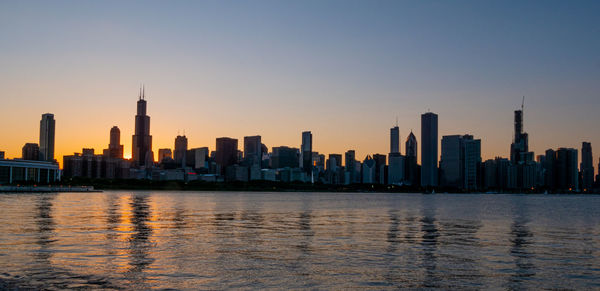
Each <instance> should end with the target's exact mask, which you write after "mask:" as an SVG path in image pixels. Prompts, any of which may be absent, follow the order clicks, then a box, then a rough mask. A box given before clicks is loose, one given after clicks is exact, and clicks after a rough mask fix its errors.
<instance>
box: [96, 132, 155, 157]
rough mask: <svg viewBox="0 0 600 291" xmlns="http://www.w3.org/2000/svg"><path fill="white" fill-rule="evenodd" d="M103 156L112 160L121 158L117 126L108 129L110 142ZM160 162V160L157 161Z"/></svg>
mask: <svg viewBox="0 0 600 291" xmlns="http://www.w3.org/2000/svg"><path fill="white" fill-rule="evenodd" d="M103 153H104V156H105V157H109V158H114V159H122V158H123V145H122V144H121V130H119V128H118V127H117V126H113V127H112V128H111V129H110V142H109V143H108V149H105V150H104V152H103ZM159 161H160V159H159Z"/></svg>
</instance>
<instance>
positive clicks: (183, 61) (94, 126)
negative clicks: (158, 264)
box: [0, 1, 600, 158]
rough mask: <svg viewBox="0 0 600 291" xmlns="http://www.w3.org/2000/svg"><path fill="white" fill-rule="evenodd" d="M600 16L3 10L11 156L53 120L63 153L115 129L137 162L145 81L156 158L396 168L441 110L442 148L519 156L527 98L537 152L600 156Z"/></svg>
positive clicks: (253, 7)
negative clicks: (393, 148)
mask: <svg viewBox="0 0 600 291" xmlns="http://www.w3.org/2000/svg"><path fill="white" fill-rule="evenodd" d="M599 15H600V2H598V1H296V2H292V1H139V2H138V1H102V2H96V1H1V2H0V98H1V100H2V101H3V102H2V103H4V104H5V106H2V108H0V122H2V123H3V124H10V123H12V122H14V120H21V122H20V123H19V125H18V126H15V127H10V128H7V127H3V128H2V129H0V136H3V138H2V141H0V150H2V149H4V150H6V151H7V153H9V154H12V155H13V156H14V155H17V154H18V153H19V152H20V147H21V146H22V144H24V143H25V142H29V141H34V142H35V141H36V140H37V134H38V132H37V124H38V123H39V117H40V115H41V114H42V113H44V112H53V113H55V115H56V118H57V136H58V140H57V151H59V152H60V151H62V152H64V154H69V153H71V152H73V151H79V149H80V148H81V147H95V148H96V149H97V150H98V151H100V150H101V148H102V147H106V145H105V144H107V143H108V131H109V130H110V127H112V125H118V126H119V127H120V128H121V132H122V135H123V136H122V140H123V143H124V144H125V151H126V152H127V151H130V147H131V140H130V139H131V138H130V135H131V134H132V131H133V115H134V114H135V100H136V96H137V88H138V87H139V84H140V83H145V84H146V86H147V92H148V94H147V95H148V100H149V105H148V106H149V108H148V110H149V114H150V115H151V117H152V134H153V136H154V140H155V143H154V147H155V153H156V152H157V149H158V148H159V147H173V139H174V137H175V135H176V134H177V130H179V131H183V130H186V134H187V135H188V137H189V138H190V145H191V146H209V147H210V148H211V149H214V139H215V137H218V136H231V137H235V138H240V139H241V138H243V136H244V135H253V134H261V135H263V140H264V142H265V144H267V146H269V147H272V146H279V145H284V144H285V145H291V146H299V144H300V132H301V131H302V130H312V131H313V134H314V136H315V141H314V145H315V149H316V150H317V151H320V152H322V153H342V152H344V151H345V150H347V149H351V148H352V149H356V150H357V152H358V154H359V156H364V155H366V154H372V153H375V152H378V153H387V151H389V149H388V145H389V143H388V133H389V127H391V126H393V125H394V123H395V119H396V116H398V120H399V125H400V130H401V136H402V139H405V138H406V136H407V135H408V133H409V132H410V130H411V129H412V130H414V131H415V133H417V138H418V139H419V140H420V134H419V131H420V128H419V127H420V119H419V118H420V114H421V113H423V112H425V111H427V110H431V111H433V112H436V113H438V114H439V115H440V119H439V120H440V126H439V128H440V138H441V135H444V134H463V133H471V134H474V135H475V136H476V137H479V138H482V139H483V142H482V152H483V155H484V158H489V157H493V156H497V155H500V156H507V155H508V150H509V146H510V142H511V137H512V116H513V113H512V111H513V110H515V109H517V108H518V107H519V106H520V102H521V96H523V95H525V96H526V105H525V106H526V109H525V110H526V112H525V122H526V123H525V130H526V131H528V132H529V134H530V139H531V140H530V144H531V146H532V148H533V149H534V150H535V151H536V154H538V153H541V151H544V150H545V149H547V148H556V147H559V146H565V147H576V148H580V147H581V142H582V141H584V140H586V141H591V142H592V146H594V145H596V144H598V145H600V138H599V137H598V130H597V125H598V121H599V120H600V118H599V117H598V114H597V112H598V108H599V105H600V96H599V95H600V94H599V92H600V82H599V80H600V17H599ZM6 136H9V137H11V138H5V137H6ZM402 150H404V149H402ZM596 156H597V155H596Z"/></svg>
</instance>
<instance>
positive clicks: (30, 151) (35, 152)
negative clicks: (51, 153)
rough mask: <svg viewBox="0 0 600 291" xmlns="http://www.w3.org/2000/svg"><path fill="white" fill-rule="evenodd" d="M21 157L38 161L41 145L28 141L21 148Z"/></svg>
mask: <svg viewBox="0 0 600 291" xmlns="http://www.w3.org/2000/svg"><path fill="white" fill-rule="evenodd" d="M21 153H22V154H21V159H23V160H28V161H38V160H39V159H40V147H39V146H38V144H37V143H26V144H25V145H24V146H23V149H22V150H21Z"/></svg>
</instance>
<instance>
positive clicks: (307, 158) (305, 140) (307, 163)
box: [300, 131, 313, 177]
mask: <svg viewBox="0 0 600 291" xmlns="http://www.w3.org/2000/svg"><path fill="white" fill-rule="evenodd" d="M312 144H313V143H312V133H311V132H310V131H305V132H302V146H301V147H300V150H301V152H300V155H301V156H302V169H303V170H304V172H305V173H306V174H307V175H308V176H309V177H310V176H312V168H313V163H312Z"/></svg>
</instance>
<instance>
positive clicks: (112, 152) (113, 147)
mask: <svg viewBox="0 0 600 291" xmlns="http://www.w3.org/2000/svg"><path fill="white" fill-rule="evenodd" d="M104 156H105V157H109V158H115V159H122V158H123V145H122V144H121V131H120V130H119V128H118V127H116V126H113V127H112V128H111V129H110V142H109V144H108V149H105V150H104Z"/></svg>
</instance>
